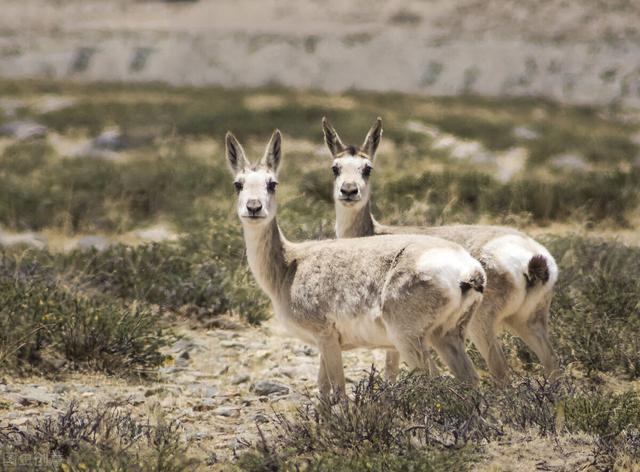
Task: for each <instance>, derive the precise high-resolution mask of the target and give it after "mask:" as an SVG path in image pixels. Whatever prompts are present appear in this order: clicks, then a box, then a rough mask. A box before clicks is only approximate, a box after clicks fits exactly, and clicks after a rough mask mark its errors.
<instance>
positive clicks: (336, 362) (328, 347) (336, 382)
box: [318, 331, 346, 397]
mask: <svg viewBox="0 0 640 472" xmlns="http://www.w3.org/2000/svg"><path fill="white" fill-rule="evenodd" d="M318 348H319V350H320V372H319V375H318V386H319V388H320V393H321V394H323V391H324V392H327V391H328V390H333V393H334V394H335V395H336V396H340V397H344V396H346V384H345V380H344V369H343V367H342V348H341V347H340V340H339V339H338V333H336V332H335V331H332V332H331V333H328V334H326V335H323V336H321V337H320V339H319V342H318Z"/></svg>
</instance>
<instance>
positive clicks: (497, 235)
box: [322, 118, 558, 381]
mask: <svg viewBox="0 0 640 472" xmlns="http://www.w3.org/2000/svg"><path fill="white" fill-rule="evenodd" d="M322 125H323V131H324V138H325V143H326V145H327V147H328V148H329V151H330V152H331V155H332V170H333V174H334V176H335V180H334V186H333V197H334V201H335V209H336V234H337V236H338V238H356V237H360V236H372V235H383V234H394V235H399V234H405V235H406V234H416V235H427V236H435V237H439V238H444V239H447V240H449V241H454V242H456V243H458V244H460V245H462V246H463V247H464V248H465V249H466V250H467V251H469V252H470V253H471V255H472V256H473V257H475V258H476V259H478V260H479V261H480V262H481V263H482V265H483V267H484V269H485V271H486V274H487V288H486V291H485V293H484V298H483V301H482V303H481V305H480V308H479V309H478V313H477V316H474V317H473V318H472V320H471V322H470V324H469V330H468V335H469V338H470V339H471V341H472V342H473V343H474V344H475V346H476V347H477V348H478V350H479V351H480V353H481V355H482V357H483V358H484V359H485V360H486V362H487V365H488V367H489V370H490V372H491V373H492V374H493V375H494V377H495V378H496V379H498V380H499V381H505V380H506V377H507V362H506V359H505V356H504V354H503V352H502V348H501V347H500V343H499V341H498V333H499V331H500V329H501V328H502V327H504V326H506V327H507V328H508V329H509V330H510V331H512V332H513V333H514V334H516V335H517V336H519V337H520V338H522V340H523V341H524V342H525V343H526V344H527V345H528V346H529V348H531V350H532V351H533V352H534V353H535V354H536V355H537V356H538V358H539V359H540V361H541V362H542V364H543V366H544V368H545V371H546V373H547V374H548V375H550V376H551V375H554V374H555V373H557V370H558V363H557V360H556V355H555V353H554V351H553V348H552V347H551V343H550V342H549V327H548V325H549V306H550V304H551V297H552V295H553V287H554V284H555V282H556V279H557V277H558V269H557V266H556V263H555V260H554V259H553V257H552V256H551V254H549V252H548V251H547V250H546V249H545V248H544V247H543V246H542V245H540V244H539V243H537V242H536V241H534V240H533V239H531V238H530V237H528V236H526V235H524V234H522V233H520V232H519V231H516V230H514V229H511V228H504V227H499V226H479V225H475V226H472V225H456V226H439V227H428V226H424V227H409V226H385V225H381V224H380V223H378V222H377V221H376V220H375V219H374V218H373V216H372V215H371V210H370V207H371V205H370V200H371V179H370V174H371V171H372V169H373V162H374V159H375V157H376V151H377V149H378V146H379V144H380V140H381V138H382V120H381V119H380V118H378V119H377V121H376V123H375V124H374V125H373V127H372V128H371V129H370V130H369V133H368V134H367V136H366V138H365V140H364V144H363V145H362V146H361V147H355V146H345V145H344V144H343V143H342V141H341V139H340V137H339V136H338V133H337V132H336V131H335V129H334V128H333V127H332V126H331V125H330V124H329V123H328V121H327V120H326V119H325V118H323V120H322ZM401 354H402V353H401ZM397 362H398V358H397V354H394V353H393V352H392V351H390V352H388V354H387V368H388V369H390V370H391V373H390V375H389V376H390V377H393V372H394V371H395V369H396V368H397V367H394V365H396V364H397Z"/></svg>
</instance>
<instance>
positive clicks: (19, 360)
mask: <svg viewBox="0 0 640 472" xmlns="http://www.w3.org/2000/svg"><path fill="white" fill-rule="evenodd" d="M1 257H2V258H1V259H0V366H1V368H2V369H3V370H13V371H16V372H23V373H24V372H29V371H39V372H43V373H48V374H50V373H56V372H58V371H59V370H61V369H62V368H63V367H65V368H74V367H75V368H78V367H83V366H88V367H91V368H94V369H99V370H103V371H105V372H108V373H123V374H127V375H132V374H141V373H146V372H147V371H148V370H149V369H153V368H155V367H156V366H158V365H160V364H161V363H162V362H163V361H164V356H163V355H162V354H161V353H160V349H161V348H162V347H163V346H165V345H167V343H168V342H169V340H170V339H171V336H170V335H169V333H168V332H167V331H166V330H165V329H163V328H162V327H161V325H160V323H159V316H158V314H157V313H156V312H154V311H153V310H151V309H149V308H147V307H146V306H145V305H139V304H136V303H130V304H123V303H117V302H115V301H113V300H110V299H107V298H104V297H99V296H93V297H88V296H86V295H83V294H81V293H79V292H78V291H75V290H73V289H70V288H68V287H65V286H64V284H63V283H62V282H61V281H60V280H58V278H57V277H56V274H55V273H54V272H53V271H52V270H51V269H49V268H46V267H43V266H41V265H40V264H39V263H37V262H35V261H28V262H22V261H19V260H18V259H17V258H15V257H12V256H9V255H7V254H3V255H2V256H1Z"/></svg>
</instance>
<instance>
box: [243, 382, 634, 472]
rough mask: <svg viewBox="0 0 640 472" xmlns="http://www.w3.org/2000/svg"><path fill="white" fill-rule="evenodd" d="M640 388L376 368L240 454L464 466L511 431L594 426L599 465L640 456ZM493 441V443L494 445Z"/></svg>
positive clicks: (328, 462) (338, 463)
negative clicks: (496, 380) (395, 377)
mask: <svg viewBox="0 0 640 472" xmlns="http://www.w3.org/2000/svg"><path fill="white" fill-rule="evenodd" d="M639 402H640V396H639V395H638V394H637V393H625V394H620V395H612V394H610V393H604V392H602V391H599V390H594V389H593V388H592V387H589V386H584V385H579V384H577V383H576V382H573V383H571V382H568V381H563V382H554V383H549V382H546V381H535V380H532V379H525V380H522V381H518V382H516V383H515V384H514V385H512V386H510V387H506V388H504V389H502V390H496V389H495V388H494V386H492V385H483V386H481V388H479V389H477V388H475V389H472V388H469V387H467V386H465V385H462V384H460V383H458V382H456V381H455V380H453V379H450V378H437V379H433V378H425V377H422V376H419V375H415V374H409V375H408V376H403V377H402V378H401V379H400V380H399V382H397V383H396V384H388V383H385V382H384V381H382V380H381V378H380V377H379V376H378V375H377V374H376V373H375V371H373V372H371V373H370V375H369V376H368V377H367V378H365V379H363V380H362V381H361V382H359V383H358V384H357V385H356V386H354V389H353V392H352V399H351V400H349V401H348V402H340V403H338V404H336V405H328V404H326V403H324V402H320V403H316V402H314V401H313V399H308V401H307V403H306V404H305V405H303V406H302V407H300V408H298V410H297V412H296V413H295V414H294V415H293V416H292V417H286V416H284V415H282V414H277V415H275V416H274V417H273V418H272V420H271V421H272V422H273V425H274V427H275V430H276V433H275V434H274V435H273V437H271V438H270V439H267V438H266V437H265V436H264V435H263V436H262V439H261V440H260V441H259V442H258V444H256V445H255V447H254V448H253V449H252V450H250V451H249V452H247V453H245V454H244V455H242V456H241V457H240V459H239V461H238V466H239V467H240V468H241V469H242V470H247V471H257V470H300V469H302V470H318V471H321V470H322V471H323V470H345V471H346V470H381V471H382V470H443V469H445V470H446V469H451V468H453V469H455V470H466V469H469V468H471V466H472V464H473V463H474V462H476V461H477V460H479V459H480V458H481V457H482V454H483V448H484V444H487V443H491V442H493V441H496V440H500V438H502V437H504V436H505V435H508V434H510V432H511V431H521V432H526V433H527V434H531V432H532V427H535V428H536V429H537V433H538V434H540V435H543V436H550V437H552V438H553V437H556V436H558V435H561V434H566V433H567V432H569V433H586V434H588V435H591V437H592V438H593V441H592V447H593V452H594V456H596V457H597V465H598V466H602V467H603V468H604V469H607V468H609V469H610V468H611V467H613V465H614V464H619V463H624V461H630V460H631V461H633V460H639V459H640V448H638V445H639V444H640V441H638V438H639V436H638V425H639V421H640V418H639V417H638V414H639V411H640V409H639V405H640V403H639ZM489 447H491V446H489Z"/></svg>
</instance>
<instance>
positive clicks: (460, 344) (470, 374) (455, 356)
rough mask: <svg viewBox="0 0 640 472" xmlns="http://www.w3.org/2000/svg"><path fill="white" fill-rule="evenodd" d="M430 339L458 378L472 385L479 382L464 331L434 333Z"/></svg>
mask: <svg viewBox="0 0 640 472" xmlns="http://www.w3.org/2000/svg"><path fill="white" fill-rule="evenodd" d="M430 339H431V344H433V347H434V349H435V350H436V352H437V353H438V354H439V355H440V357H441V358H442V360H443V361H444V363H445V364H447V367H449V369H450V370H451V372H452V373H453V375H454V376H455V377H456V378H457V379H459V380H462V381H463V382H467V383H469V384H471V385H477V384H478V382H479V381H480V378H479V377H478V374H477V373H476V369H475V367H474V366H473V363H472V362H471V359H470V358H469V356H468V355H467V351H466V349H465V344H464V334H463V333H461V332H460V331H459V330H457V329H455V330H452V331H449V332H448V333H445V334H439V333H438V334H432V335H431V336H430Z"/></svg>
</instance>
